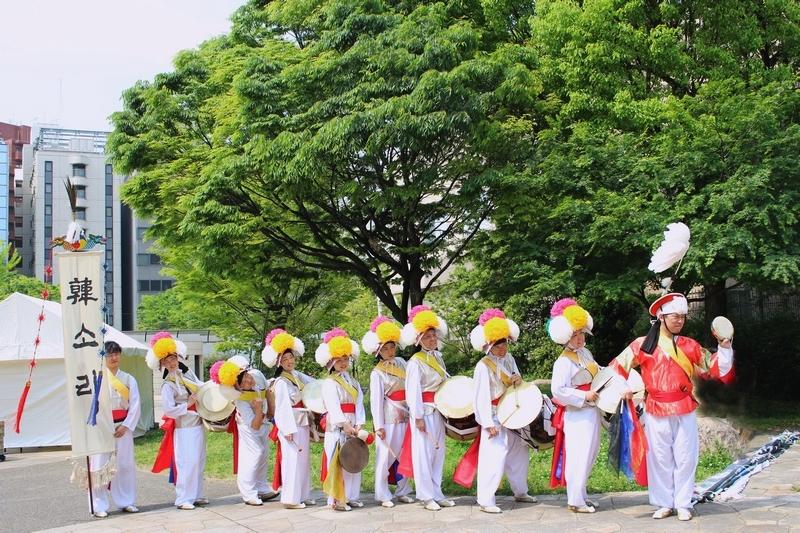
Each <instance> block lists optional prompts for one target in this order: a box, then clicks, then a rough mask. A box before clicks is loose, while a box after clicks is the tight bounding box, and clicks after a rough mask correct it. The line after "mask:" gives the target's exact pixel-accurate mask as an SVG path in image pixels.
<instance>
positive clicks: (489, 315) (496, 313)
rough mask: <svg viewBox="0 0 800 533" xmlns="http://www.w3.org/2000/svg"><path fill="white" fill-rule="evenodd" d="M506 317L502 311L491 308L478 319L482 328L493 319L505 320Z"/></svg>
mask: <svg viewBox="0 0 800 533" xmlns="http://www.w3.org/2000/svg"><path fill="white" fill-rule="evenodd" d="M505 317H506V314H505V313H504V312H503V311H501V310H500V309H496V308H490V309H487V310H486V311H484V312H483V313H481V316H480V318H479V319H478V324H480V325H481V326H485V325H486V323H487V322H488V321H489V320H491V319H493V318H505Z"/></svg>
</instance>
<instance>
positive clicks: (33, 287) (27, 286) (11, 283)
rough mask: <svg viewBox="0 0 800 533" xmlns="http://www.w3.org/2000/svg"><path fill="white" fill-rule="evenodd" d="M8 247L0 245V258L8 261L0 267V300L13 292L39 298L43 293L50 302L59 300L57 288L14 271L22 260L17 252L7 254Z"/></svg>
mask: <svg viewBox="0 0 800 533" xmlns="http://www.w3.org/2000/svg"><path fill="white" fill-rule="evenodd" d="M9 249H10V246H9V245H8V244H2V243H0V257H4V258H5V257H7V258H8V261H7V262H5V264H2V265H0V300H4V299H5V298H7V297H8V296H9V295H11V294H12V293H15V292H19V293H21V294H27V295H28V296H34V297H36V298H41V297H42V293H43V291H45V290H46V291H47V292H48V296H49V298H48V299H50V300H53V301H55V302H58V301H60V300H61V296H60V291H59V288H58V287H56V286H53V285H50V284H48V283H44V282H43V281H40V280H38V279H36V278H32V277H29V276H23V275H22V274H20V273H19V272H16V271H15V270H14V269H15V268H16V267H17V265H18V264H19V263H20V261H21V260H22V259H21V258H20V256H19V253H18V252H17V250H12V251H11V253H10V254H9Z"/></svg>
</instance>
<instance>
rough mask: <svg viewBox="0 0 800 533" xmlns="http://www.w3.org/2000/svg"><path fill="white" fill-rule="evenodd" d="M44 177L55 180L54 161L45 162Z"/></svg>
mask: <svg viewBox="0 0 800 533" xmlns="http://www.w3.org/2000/svg"><path fill="white" fill-rule="evenodd" d="M44 177H45V178H50V179H53V162H52V161H45V162H44Z"/></svg>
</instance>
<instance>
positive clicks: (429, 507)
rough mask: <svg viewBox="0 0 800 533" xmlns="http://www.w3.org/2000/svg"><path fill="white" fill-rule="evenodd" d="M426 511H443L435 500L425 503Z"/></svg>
mask: <svg viewBox="0 0 800 533" xmlns="http://www.w3.org/2000/svg"><path fill="white" fill-rule="evenodd" d="M425 509H427V510H428V511H438V510H439V509H441V506H439V504H438V503H436V501H435V500H429V501H428V502H426V503H425Z"/></svg>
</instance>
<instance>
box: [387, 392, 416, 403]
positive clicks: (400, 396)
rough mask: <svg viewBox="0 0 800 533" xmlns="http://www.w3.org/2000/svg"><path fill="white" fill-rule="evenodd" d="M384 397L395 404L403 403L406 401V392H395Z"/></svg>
mask: <svg viewBox="0 0 800 533" xmlns="http://www.w3.org/2000/svg"><path fill="white" fill-rule="evenodd" d="M386 397H387V398H389V399H390V400H394V401H396V402H404V401H405V400H406V391H405V389H400V390H396V391H394V392H393V393H391V394H389V395H387V396H386ZM424 397H425V393H423V398H424Z"/></svg>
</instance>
